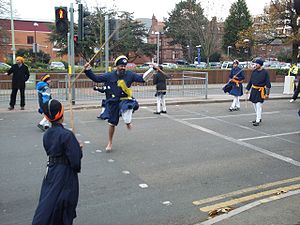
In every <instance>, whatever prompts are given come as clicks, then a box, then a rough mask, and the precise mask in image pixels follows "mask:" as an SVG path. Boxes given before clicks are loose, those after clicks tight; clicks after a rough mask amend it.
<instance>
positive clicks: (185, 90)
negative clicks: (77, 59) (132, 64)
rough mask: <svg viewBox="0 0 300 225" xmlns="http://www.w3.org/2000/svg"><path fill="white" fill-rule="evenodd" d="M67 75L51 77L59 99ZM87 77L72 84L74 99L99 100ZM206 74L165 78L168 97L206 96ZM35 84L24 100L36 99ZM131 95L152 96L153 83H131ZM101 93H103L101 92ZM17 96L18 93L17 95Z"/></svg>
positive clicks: (4, 87)
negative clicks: (62, 77)
mask: <svg viewBox="0 0 300 225" xmlns="http://www.w3.org/2000/svg"><path fill="white" fill-rule="evenodd" d="M67 79H68V76H66V77H65V79H51V84H50V87H51V94H52V96H53V97H54V98H56V99H59V100H67V99H68V80H67ZM101 85H102V84H100V83H95V82H93V81H91V80H89V79H78V80H76V82H75V84H74V87H75V88H74V89H75V100H76V101H85V100H99V98H100V96H101V94H100V93H99V92H97V91H94V90H93V87H94V86H101ZM207 85H208V75H207V72H191V71H183V72H182V77H178V78H171V79H168V80H167V95H168V97H185V96H204V97H205V98H207V88H208V87H207ZM0 87H1V89H0V102H3V101H5V102H8V101H9V98H10V93H11V81H10V80H1V81H0ZM34 87H35V85H32V84H30V83H26V90H25V95H26V100H35V101H37V93H36V90H35V89H34ZM131 88H132V90H133V95H134V97H135V98H137V99H139V98H140V99H142V98H153V97H154V94H155V85H153V81H152V80H149V81H147V82H145V83H134V84H133V85H132V87H131ZM102 95H103V94H102ZM17 98H19V94H18V95H17Z"/></svg>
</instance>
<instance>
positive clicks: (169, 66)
mask: <svg viewBox="0 0 300 225" xmlns="http://www.w3.org/2000/svg"><path fill="white" fill-rule="evenodd" d="M161 65H162V67H163V68H168V69H176V68H178V66H177V65H176V64H175V63H163V64H161Z"/></svg>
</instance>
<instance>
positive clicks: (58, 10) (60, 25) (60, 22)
mask: <svg viewBox="0 0 300 225" xmlns="http://www.w3.org/2000/svg"><path fill="white" fill-rule="evenodd" d="M68 24H69V21H68V9H67V7H55V26H56V32H57V33H59V34H61V35H63V36H67V33H68Z"/></svg>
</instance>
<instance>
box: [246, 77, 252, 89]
mask: <svg viewBox="0 0 300 225" xmlns="http://www.w3.org/2000/svg"><path fill="white" fill-rule="evenodd" d="M251 86H252V77H250V80H249V82H248V84H247V87H246V90H248V91H249V90H250V88H251Z"/></svg>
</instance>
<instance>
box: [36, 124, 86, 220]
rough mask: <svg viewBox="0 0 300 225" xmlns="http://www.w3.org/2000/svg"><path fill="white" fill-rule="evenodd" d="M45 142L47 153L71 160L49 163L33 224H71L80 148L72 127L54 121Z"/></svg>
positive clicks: (75, 202) (78, 170)
mask: <svg viewBox="0 0 300 225" xmlns="http://www.w3.org/2000/svg"><path fill="white" fill-rule="evenodd" d="M43 144H44V148H45V150H46V153H47V155H48V156H50V157H62V156H63V157H65V158H66V159H67V161H68V163H67V164H58V163H52V164H51V163H48V168H47V169H48V171H47V174H46V175H45V177H44V180H43V184H42V188H41V194H40V199H39V204H38V207H37V209H36V211H35V215H34V218H33V221H32V224H33V225H58V224H63V225H71V224H73V219H74V218H75V217H76V206H77V202H78V195H79V182H78V173H79V172H80V169H81V158H82V151H81V148H80V146H79V143H78V141H77V139H76V137H75V136H74V134H73V133H72V132H71V131H69V130H67V129H65V128H64V127H63V125H61V124H55V123H54V124H52V127H51V128H49V129H48V130H47V131H46V133H45V134H44V138H43Z"/></svg>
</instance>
